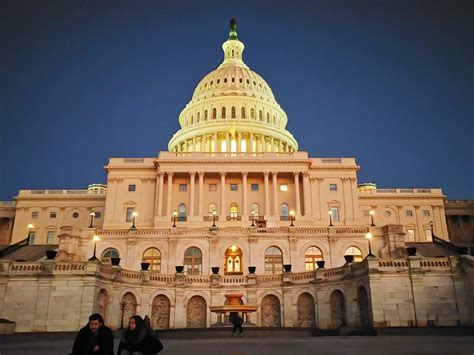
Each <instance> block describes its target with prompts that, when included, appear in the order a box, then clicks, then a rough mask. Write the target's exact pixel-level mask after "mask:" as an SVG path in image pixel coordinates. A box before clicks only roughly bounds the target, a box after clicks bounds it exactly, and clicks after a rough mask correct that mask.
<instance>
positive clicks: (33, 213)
mask: <svg viewBox="0 0 474 355" xmlns="http://www.w3.org/2000/svg"><path fill="white" fill-rule="evenodd" d="M38 215H39V212H31V218H34V219H36V218H38Z"/></svg>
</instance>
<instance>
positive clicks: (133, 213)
mask: <svg viewBox="0 0 474 355" xmlns="http://www.w3.org/2000/svg"><path fill="white" fill-rule="evenodd" d="M137 216H138V212H137V211H133V212H132V217H133V219H132V227H131V228H132V229H137V227H136V226H135V219H136V218H137Z"/></svg>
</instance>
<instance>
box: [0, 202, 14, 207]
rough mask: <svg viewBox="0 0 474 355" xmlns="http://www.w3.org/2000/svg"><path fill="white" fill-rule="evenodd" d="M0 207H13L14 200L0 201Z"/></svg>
mask: <svg viewBox="0 0 474 355" xmlns="http://www.w3.org/2000/svg"><path fill="white" fill-rule="evenodd" d="M0 207H15V201H0Z"/></svg>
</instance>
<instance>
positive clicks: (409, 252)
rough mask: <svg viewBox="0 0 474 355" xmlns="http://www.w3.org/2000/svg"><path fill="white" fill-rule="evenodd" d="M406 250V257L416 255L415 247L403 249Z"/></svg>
mask: <svg viewBox="0 0 474 355" xmlns="http://www.w3.org/2000/svg"><path fill="white" fill-rule="evenodd" d="M405 249H406V250H407V254H408V256H415V255H416V247H408V248H405Z"/></svg>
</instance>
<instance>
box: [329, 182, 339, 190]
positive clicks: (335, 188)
mask: <svg viewBox="0 0 474 355" xmlns="http://www.w3.org/2000/svg"><path fill="white" fill-rule="evenodd" d="M329 191H337V184H329Z"/></svg>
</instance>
